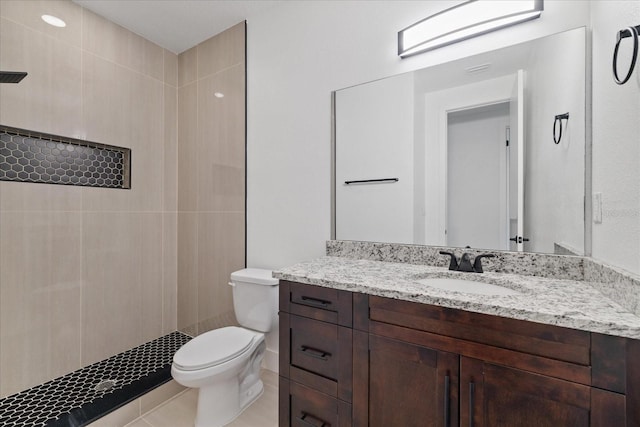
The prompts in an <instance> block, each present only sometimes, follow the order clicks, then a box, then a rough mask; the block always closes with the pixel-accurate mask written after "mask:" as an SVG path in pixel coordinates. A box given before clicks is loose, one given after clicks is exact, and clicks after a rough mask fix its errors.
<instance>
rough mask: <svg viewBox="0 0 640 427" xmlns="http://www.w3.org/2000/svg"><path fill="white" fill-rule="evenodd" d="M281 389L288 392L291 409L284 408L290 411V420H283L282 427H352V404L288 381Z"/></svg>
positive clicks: (281, 385)
mask: <svg viewBox="0 0 640 427" xmlns="http://www.w3.org/2000/svg"><path fill="white" fill-rule="evenodd" d="M283 383H285V384H283ZM280 387H281V388H284V389H285V391H287V392H288V396H287V397H288V399H287V400H288V403H289V408H282V409H285V410H287V409H288V411H287V412H288V415H289V417H288V418H289V420H283V419H282V418H281V423H280V427H285V426H289V425H290V426H292V427H310V426H317V427H320V426H324V427H350V426H351V405H350V404H348V403H346V402H342V401H340V400H338V399H335V398H333V397H331V396H328V395H326V394H323V393H320V392H318V391H316V390H313V389H311V388H309V387H306V386H304V385H301V384H298V383H296V382H294V381H287V380H286V379H283V380H282V381H281V383H280ZM281 393H282V392H281Z"/></svg>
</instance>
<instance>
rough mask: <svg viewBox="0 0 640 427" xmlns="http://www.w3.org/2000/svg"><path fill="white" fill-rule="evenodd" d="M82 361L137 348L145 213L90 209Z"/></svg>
mask: <svg viewBox="0 0 640 427" xmlns="http://www.w3.org/2000/svg"><path fill="white" fill-rule="evenodd" d="M82 222H83V229H82V248H83V253H84V257H83V259H82V281H83V284H84V289H83V292H82V364H83V366H84V365H88V364H91V363H94V362H97V361H99V360H102V359H105V358H106V357H108V356H110V355H113V354H115V353H119V352H121V351H124V350H126V349H129V348H132V347H135V346H136V345H137V344H139V343H140V342H142V341H141V338H142V333H141V328H140V309H141V297H142V296H141V293H142V290H141V286H140V279H139V273H140V269H139V265H140V262H141V253H140V251H141V249H142V248H141V244H140V241H141V239H142V235H141V233H140V226H141V224H140V215H138V214H132V213H122V212H110V213H105V212H85V213H84V214H83V221H82Z"/></svg>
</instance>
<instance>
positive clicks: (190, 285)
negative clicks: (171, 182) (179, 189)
mask: <svg viewBox="0 0 640 427" xmlns="http://www.w3.org/2000/svg"><path fill="white" fill-rule="evenodd" d="M198 261H199V260H198V215H197V214H196V213H192V212H179V213H178V301H177V307H178V320H177V322H178V330H180V331H183V330H186V328H189V327H192V326H194V325H196V324H197V322H198ZM208 262H213V261H211V260H208Z"/></svg>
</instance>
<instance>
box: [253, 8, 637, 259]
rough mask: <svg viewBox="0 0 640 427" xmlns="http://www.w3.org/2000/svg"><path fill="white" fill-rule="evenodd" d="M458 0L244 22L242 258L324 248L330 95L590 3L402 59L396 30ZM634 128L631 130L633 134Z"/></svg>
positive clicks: (539, 30)
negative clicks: (244, 242)
mask: <svg viewBox="0 0 640 427" xmlns="http://www.w3.org/2000/svg"><path fill="white" fill-rule="evenodd" d="M457 3H458V2H457V1H420V2H419V1H371V2H363V1H340V2H337V1H335V2H323V1H304V2H298V1H290V2H285V3H283V4H282V5H281V6H280V7H277V8H273V9H271V10H269V11H268V12H266V13H264V14H263V15H261V16H259V17H255V18H254V19H251V20H249V21H248V22H247V33H248V38H247V67H248V71H247V73H248V80H247V86H248V89H247V96H248V98H247V101H248V109H247V115H248V116H247V117H248V119H247V120H248V121H247V132H248V139H247V157H248V158H247V161H248V172H247V175H248V176H247V198H248V200H247V215H248V218H247V221H248V224H247V246H248V247H247V250H248V254H247V263H248V265H249V266H252V267H267V268H278V267H282V266H285V265H287V264H291V263H294V262H298V261H302V260H305V259H310V258H314V257H318V256H321V255H323V254H324V248H325V241H326V240H327V239H329V237H330V224H331V218H330V215H331V210H330V207H331V200H330V195H331V188H330V187H331V176H330V174H331V148H330V147H331V144H330V141H331V135H330V133H331V91H333V90H336V89H340V88H344V87H347V86H351V85H355V84H358V83H363V82H366V81H371V80H374V79H378V78H382V77H386V76H390V75H394V74H398V73H401V72H405V71H410V70H415V69H419V68H423V67H426V66H429V65H434V64H438V63H442V62H447V61H450V60H454V59H458V58H461V57H464V56H468V55H470V54H476V53H480V52H484V51H488V50H493V49H498V48H501V47H504V46H508V45H511V44H515V43H520V42H523V41H527V40H531V39H534V38H538V37H542V36H545V35H549V34H553V33H556V32H560V31H564V30H567V29H570V28H575V27H579V26H582V25H587V24H588V23H589V2H587V1H575V0H568V1H563V0H555V1H547V2H545V10H544V12H543V14H542V17H541V18H540V19H537V20H535V21H531V22H528V23H525V24H522V25H519V26H516V27H512V28H509V29H505V30H501V31H498V32H494V33H491V34H486V35H484V36H482V37H478V38H475V39H471V40H467V41H465V42H462V43H458V44H454V45H451V46H447V47H444V48H441V49H437V50H435V51H432V52H427V53H424V54H421V55H417V56H414V57H411V58H408V59H400V58H399V57H398V56H397V47H396V34H397V31H398V30H400V29H402V28H404V27H406V26H408V25H410V24H413V23H415V22H416V21H418V20H420V19H422V18H424V17H426V16H429V15H430V14H433V13H435V12H437V11H439V10H442V9H444V8H446V7H449V6H452V5H454V4H457ZM636 134H637V133H636Z"/></svg>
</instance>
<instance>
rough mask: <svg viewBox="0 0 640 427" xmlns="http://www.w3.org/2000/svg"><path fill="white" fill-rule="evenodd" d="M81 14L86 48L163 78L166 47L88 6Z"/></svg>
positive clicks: (159, 78) (146, 73) (136, 69)
mask: <svg viewBox="0 0 640 427" xmlns="http://www.w3.org/2000/svg"><path fill="white" fill-rule="evenodd" d="M82 17H83V26H82V29H83V31H82V43H83V48H84V49H85V50H86V51H88V52H91V53H93V54H95V55H98V56H100V57H102V58H105V59H107V60H109V61H111V62H114V63H116V64H119V65H122V66H125V67H127V68H130V69H132V70H134V71H137V72H138V73H142V74H144V75H146V76H150V77H153V78H154V79H158V80H160V81H164V49H162V48H161V47H160V46H158V45H156V44H154V43H152V42H150V41H149V40H147V39H145V38H143V37H140V36H139V35H137V34H135V33H133V32H131V31H129V30H127V29H125V28H123V27H121V26H119V25H117V24H114V23H113V22H111V21H107V20H106V19H104V18H103V17H101V16H98V15H96V14H95V13H93V12H90V11H88V10H86V9H84V10H83V15H82Z"/></svg>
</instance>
